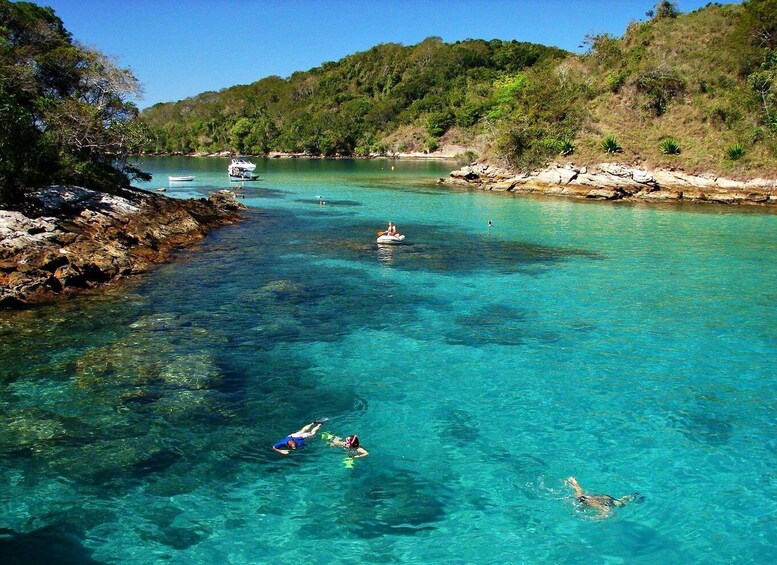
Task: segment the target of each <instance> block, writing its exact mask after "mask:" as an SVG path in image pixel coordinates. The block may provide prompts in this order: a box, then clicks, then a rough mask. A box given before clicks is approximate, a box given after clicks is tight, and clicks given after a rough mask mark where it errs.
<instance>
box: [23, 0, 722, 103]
mask: <svg viewBox="0 0 777 565" xmlns="http://www.w3.org/2000/svg"><path fill="white" fill-rule="evenodd" d="M36 3H39V4H42V5H47V6H51V7H52V8H54V11H55V12H56V13H57V15H58V16H59V17H60V18H61V19H62V21H63V22H64V23H65V27H66V28H67V29H68V31H70V32H71V33H72V34H73V36H74V38H75V39H76V40H78V41H80V42H81V43H83V44H85V45H87V46H89V47H92V48H96V49H98V50H100V51H102V52H103V53H105V54H106V55H110V56H112V57H113V58H115V59H116V60H117V62H118V63H119V65H120V66H121V67H125V68H130V69H131V70H132V71H133V73H134V74H135V76H136V77H137V78H138V80H140V82H141V83H142V85H143V88H144V91H145V94H144V97H143V99H142V100H140V101H139V102H138V105H139V106H140V107H141V108H145V107H147V106H151V105H153V104H156V103H157V102H171V101H177V100H181V99H183V98H187V97H189V96H194V95H197V94H199V93H201V92H205V91H208V90H220V89H222V88H227V87H229V86H234V85H236V84H248V83H251V82H254V81H257V80H259V79H261V78H264V77H266V76H270V75H279V76H281V77H288V76H289V75H291V74H292V73H293V72H295V71H307V70H309V69H311V68H313V67H316V66H318V65H320V64H321V63H323V62H325V61H336V60H339V59H341V58H342V57H344V56H346V55H349V54H351V53H355V52H357V51H365V50H367V49H369V48H370V47H373V46H374V45H377V44H379V43H402V44H404V45H413V44H416V43H418V42H420V41H422V40H423V39H425V38H426V37H429V36H440V37H442V39H443V40H444V41H446V42H452V41H457V40H463V39H470V38H477V39H503V40H511V39H515V40H518V41H531V42H535V43H542V44H544V45H555V46H557V47H561V48H564V49H568V50H570V51H577V52H580V51H581V49H580V47H579V46H580V45H581V43H582V40H583V38H584V37H585V35H586V34H589V33H603V32H607V33H611V34H613V35H616V36H620V35H622V34H623V32H624V31H625V29H626V26H627V24H628V23H629V22H630V21H632V20H642V19H645V12H646V11H647V10H649V9H651V8H652V7H653V6H654V5H655V2H654V1H653V0H512V1H510V0H466V1H465V0H438V1H433V0H393V1H392V0H358V1H357V0H308V1H303V0H36ZM707 3H708V0H678V1H677V2H676V4H677V6H678V8H679V9H680V11H682V12H690V11H693V10H695V9H697V8H700V7H702V6H705V5H706V4H707ZM722 3H730V2H722Z"/></svg>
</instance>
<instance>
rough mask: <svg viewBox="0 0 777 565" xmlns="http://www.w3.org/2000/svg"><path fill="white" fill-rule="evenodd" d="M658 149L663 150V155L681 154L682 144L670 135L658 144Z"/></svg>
mask: <svg viewBox="0 0 777 565" xmlns="http://www.w3.org/2000/svg"><path fill="white" fill-rule="evenodd" d="M658 150H659V151H661V154H662V155H679V154H680V144H679V143H677V141H676V140H674V139H672V138H671V137H669V138H667V139H665V140H664V141H662V142H661V143H660V144H659V145H658Z"/></svg>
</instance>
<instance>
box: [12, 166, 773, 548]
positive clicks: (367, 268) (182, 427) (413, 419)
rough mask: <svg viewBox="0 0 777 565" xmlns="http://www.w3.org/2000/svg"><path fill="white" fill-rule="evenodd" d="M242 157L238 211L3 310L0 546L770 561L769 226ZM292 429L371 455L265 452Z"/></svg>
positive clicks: (189, 170)
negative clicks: (160, 248) (76, 286)
mask: <svg viewBox="0 0 777 565" xmlns="http://www.w3.org/2000/svg"><path fill="white" fill-rule="evenodd" d="M226 163H227V161H226V160H224V159H187V158H180V159H161V158H158V159H149V160H146V162H145V163H143V164H142V166H143V167H145V168H146V169H148V170H150V171H151V172H154V173H156V177H155V179H154V180H153V181H152V182H151V183H150V184H148V185H147V187H149V188H153V189H156V188H159V187H166V188H167V193H168V194H170V195H172V196H177V197H188V196H197V197H199V196H202V195H203V194H204V193H206V192H207V191H208V190H209V189H213V188H223V187H224V186H226V185H227V184H228V183H227V182H226V174H225V170H226ZM257 163H258V165H259V166H258V168H257V172H258V173H259V174H260V176H261V180H260V181H259V182H256V183H246V184H245V187H244V188H243V189H241V190H240V191H239V192H242V193H244V194H245V199H244V200H243V201H244V202H245V203H246V204H247V205H248V206H249V210H248V211H247V213H246V219H245V221H244V222H242V223H241V224H239V225H235V226H229V227H226V228H223V229H220V230H217V231H215V232H213V233H212V234H211V235H210V236H209V237H208V238H207V239H206V240H205V241H204V242H203V243H201V244H200V245H198V246H196V247H195V248H193V249H190V250H188V251H186V252H184V253H181V254H180V255H179V257H178V259H177V260H176V261H175V262H173V263H171V264H168V265H164V266H161V267H160V268H158V269H156V270H155V271H153V272H152V273H150V274H148V275H147V276H144V277H143V278H141V279H138V280H136V281H134V282H133V283H132V284H128V285H123V286H121V287H118V288H115V289H112V290H110V291H109V292H108V293H104V294H98V295H95V296H87V297H81V298H79V299H76V300H72V301H68V302H66V303H64V304H60V305H56V306H50V307H45V308H40V309H35V310H31V311H26V312H18V313H2V314H0V343H2V347H1V348H0V425H2V430H3V433H2V435H1V436H0V474H1V476H2V484H4V485H5V488H4V489H3V490H2V494H0V528H2V530H0V560H4V561H9V562H19V563H30V562H57V563H63V562H71V563H89V562H102V563H116V562H121V563H157V562H171V563H194V562H200V563H263V562H267V563H269V562H272V563H331V562H342V563H362V562H370V563H373V562H380V563H394V562H396V563H408V562H409V563H413V562H417V563H732V562H734V563H773V562H775V560H776V559H777V439H775V438H777V433H776V432H777V430H776V429H775V428H776V427H777V426H775V415H776V414H777V410H776V409H777V397H776V395H775V384H777V378H776V376H775V375H776V374H777V371H776V369H777V361H775V354H777V310H776V309H775V300H776V299H777V285H776V284H775V281H777V215H775V214H774V213H770V212H765V211H764V210H763V209H758V210H753V209H747V208H736V207H723V206H682V207H661V206H643V205H629V204H622V203H621V204H611V203H601V202H580V201H567V200H551V199H533V198H525V197H524V198H522V197H515V196H512V195H506V194H492V193H483V192H478V191H464V190H451V189H445V188H440V187H438V186H436V185H435V183H434V181H435V179H436V178H438V177H441V176H444V175H445V174H447V172H448V171H449V169H450V168H453V167H454V165H452V164H448V163H439V162H438V163H433V162H432V163H424V162H407V161H397V162H392V161H324V160H320V161H309V160H259V161H258V162H257ZM392 166H393V169H392ZM170 174H195V175H196V176H197V179H196V180H195V181H194V182H193V183H186V184H184V183H176V184H168V182H167V180H166V179H167V175H170ZM233 187H234V183H233ZM321 201H324V202H326V203H325V204H323V205H322V204H321ZM489 219H490V220H492V221H493V223H494V227H493V228H490V229H489V228H488V227H487V221H488V220H489ZM389 220H393V221H394V222H396V223H397V225H398V226H399V229H400V231H401V232H403V233H405V234H406V236H407V244H406V245H403V246H399V247H378V246H377V245H376V244H375V234H376V231H377V230H380V229H384V228H385V225H386V224H387V222H388V221H389ZM318 416H327V417H329V418H330V421H329V422H327V423H326V424H324V426H323V427H322V431H329V432H331V433H334V434H337V435H341V436H343V435H346V434H351V433H358V434H359V436H360V438H361V440H362V443H363V445H364V447H366V448H367V449H368V450H369V452H370V455H369V456H368V457H367V458H364V459H358V460H355V461H349V460H348V458H347V454H346V453H345V452H343V451H341V450H337V449H331V448H329V447H327V445H326V443H325V442H324V441H322V440H320V439H318V438H314V439H313V440H310V441H309V442H308V443H309V445H308V446H306V447H305V448H304V449H302V450H300V451H298V452H296V453H293V454H292V455H291V456H289V457H283V456H280V455H278V454H277V453H275V452H273V451H272V450H271V449H270V446H271V445H272V444H273V443H274V442H275V441H278V440H279V439H281V438H283V437H284V436H285V435H287V434H288V433H290V432H293V431H296V430H297V429H299V428H300V427H301V426H302V425H304V424H305V423H307V422H309V421H311V420H312V419H313V418H315V417H318ZM570 475H574V476H575V477H577V479H578V480H579V481H580V483H581V484H582V485H583V487H584V488H585V489H586V490H588V491H590V492H592V493H600V494H601V493H606V494H610V495H612V496H615V497H619V496H623V495H626V494H628V493H633V492H639V493H640V495H641V497H643V499H642V502H641V503H640V504H630V505H627V506H625V507H623V508H617V509H615V510H614V511H613V512H612V513H611V514H610V515H609V516H607V517H601V516H599V515H598V514H597V513H596V512H594V511H591V510H585V509H582V508H580V507H579V506H578V505H576V504H575V502H574V499H573V497H572V495H571V494H572V491H571V489H570V488H569V487H568V486H566V485H565V483H564V480H565V479H566V478H567V477H569V476H570Z"/></svg>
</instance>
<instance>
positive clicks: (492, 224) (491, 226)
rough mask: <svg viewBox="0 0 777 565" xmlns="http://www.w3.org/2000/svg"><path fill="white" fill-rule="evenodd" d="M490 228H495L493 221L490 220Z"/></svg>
mask: <svg viewBox="0 0 777 565" xmlns="http://www.w3.org/2000/svg"><path fill="white" fill-rule="evenodd" d="M488 227H489V228H493V227H494V223H493V222H492V221H491V220H488Z"/></svg>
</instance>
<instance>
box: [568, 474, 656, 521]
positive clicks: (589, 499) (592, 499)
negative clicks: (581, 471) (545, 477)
mask: <svg viewBox="0 0 777 565" xmlns="http://www.w3.org/2000/svg"><path fill="white" fill-rule="evenodd" d="M567 484H568V485H569V486H570V487H572V489H573V490H574V491H575V499H576V500H577V502H579V503H580V504H583V505H585V506H588V507H590V508H593V509H595V510H597V511H598V512H599V515H600V516H601V517H603V518H604V517H606V516H608V515H609V514H610V512H611V511H612V509H613V508H619V507H621V506H626V505H627V504H628V503H629V502H634V501H636V502H642V497H641V496H640V495H639V493H637V492H635V493H633V494H627V495H626V496H622V497H621V498H614V497H612V496H610V495H609V494H586V493H585V491H583V488H582V487H581V486H580V484H579V483H578V482H577V479H575V477H569V478H568V479H567Z"/></svg>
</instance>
